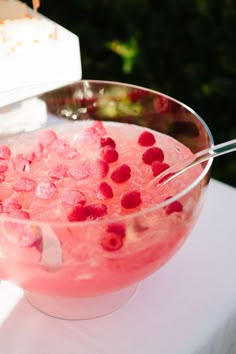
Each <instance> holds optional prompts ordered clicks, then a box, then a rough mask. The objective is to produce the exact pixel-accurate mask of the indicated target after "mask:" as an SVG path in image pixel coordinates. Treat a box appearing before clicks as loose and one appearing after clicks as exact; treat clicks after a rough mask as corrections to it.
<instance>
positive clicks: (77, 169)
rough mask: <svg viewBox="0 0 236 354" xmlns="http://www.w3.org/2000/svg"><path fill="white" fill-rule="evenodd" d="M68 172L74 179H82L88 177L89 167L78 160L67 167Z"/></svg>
mask: <svg viewBox="0 0 236 354" xmlns="http://www.w3.org/2000/svg"><path fill="white" fill-rule="evenodd" d="M69 174H70V176H71V177H73V178H74V179H77V180H83V179H86V178H87V177H89V168H88V166H87V165H86V164H85V163H84V162H80V163H77V164H75V165H74V166H73V167H71V168H70V169H69Z"/></svg>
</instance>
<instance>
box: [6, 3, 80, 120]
mask: <svg viewBox="0 0 236 354" xmlns="http://www.w3.org/2000/svg"><path fill="white" fill-rule="evenodd" d="M0 78H1V79H0V107H4V106H6V105H9V104H11V103H14V102H17V101H19V100H22V99H24V98H28V97H32V96H34V95H37V94H40V93H43V92H46V91H48V90H50V89H54V88H57V87H61V86H63V85H66V84H68V83H71V82H74V81H77V80H79V79H81V59H80V48H79V39H78V37H77V36H76V35H75V34H73V33H71V32H69V31H68V30H66V29H65V28H63V27H62V26H60V25H58V24H56V23H55V22H53V21H51V20H49V19H47V18H46V17H43V16H42V15H40V14H35V12H34V11H33V10H32V9H31V8H29V7H27V6H26V5H25V4H23V3H22V2H20V1H16V0H0ZM0 119H1V110H0Z"/></svg>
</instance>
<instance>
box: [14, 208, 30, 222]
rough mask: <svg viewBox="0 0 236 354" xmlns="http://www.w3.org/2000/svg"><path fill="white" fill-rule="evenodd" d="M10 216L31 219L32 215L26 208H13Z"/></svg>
mask: <svg viewBox="0 0 236 354" xmlns="http://www.w3.org/2000/svg"><path fill="white" fill-rule="evenodd" d="M9 216H10V217H12V218H16V219H22V220H29V219H30V215H29V213H28V212H27V211H24V210H13V211H12V212H10V213H9Z"/></svg>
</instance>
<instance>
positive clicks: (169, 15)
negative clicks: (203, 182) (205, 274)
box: [25, 0, 236, 187]
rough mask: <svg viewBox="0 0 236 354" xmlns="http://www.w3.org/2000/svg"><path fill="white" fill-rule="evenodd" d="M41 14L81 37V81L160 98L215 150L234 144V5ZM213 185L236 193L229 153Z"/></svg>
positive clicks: (141, 1)
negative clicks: (186, 115)
mask: <svg viewBox="0 0 236 354" xmlns="http://www.w3.org/2000/svg"><path fill="white" fill-rule="evenodd" d="M25 2H26V3H28V4H29V5H31V0H29V1H25ZM40 12H41V13H42V14H44V15H45V16H47V17H49V18H51V19H52V20H54V21H56V22H57V23H59V24H61V25H62V26H64V27H66V28H67V29H69V30H70V31H72V32H74V33H75V34H77V35H78V36H79V38H80V46H81V54H82V68H83V78H84V79H104V80H115V81H121V82H126V83H131V84H136V85H141V86H144V87H148V88H152V89H155V90H158V91H161V92H163V93H165V94H167V95H170V96H173V97H174V98H176V99H178V100H180V101H182V102H184V103H185V104H187V105H189V106H190V107H191V108H193V109H194V110H195V111H196V112H197V113H198V114H199V115H200V116H201V117H202V118H203V119H204V120H205V121H206V123H207V124H208V126H209V127H210V129H211V131H212V133H213V136H214V139H215V143H219V142H223V141H224V140H228V139H233V138H236V117H235V111H236V97H235V93H236V30H235V25H236V1H235V0H174V1H173V0H113V1H111V0H67V1H61V2H59V1H56V0H41V7H40ZM68 55H70V53H68ZM213 177H214V178H216V179H218V180H221V181H222V182H225V183H228V184H231V185H233V186H235V187H236V155H235V153H233V154H229V155H226V156H223V157H221V158H219V159H215V161H214V165H213Z"/></svg>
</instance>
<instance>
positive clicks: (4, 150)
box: [0, 144, 11, 160]
mask: <svg viewBox="0 0 236 354" xmlns="http://www.w3.org/2000/svg"><path fill="white" fill-rule="evenodd" d="M10 156H11V150H10V149H9V147H8V146H7V145H3V144H0V160H8V159H9V158H10Z"/></svg>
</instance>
